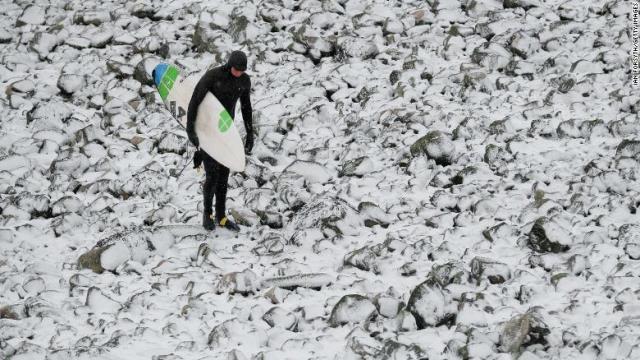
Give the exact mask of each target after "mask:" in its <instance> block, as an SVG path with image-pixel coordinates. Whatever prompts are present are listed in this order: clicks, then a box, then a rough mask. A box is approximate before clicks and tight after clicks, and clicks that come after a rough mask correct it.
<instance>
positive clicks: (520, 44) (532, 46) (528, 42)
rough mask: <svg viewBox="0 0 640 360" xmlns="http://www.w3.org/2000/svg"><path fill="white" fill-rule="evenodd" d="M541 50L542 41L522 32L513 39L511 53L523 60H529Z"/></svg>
mask: <svg viewBox="0 0 640 360" xmlns="http://www.w3.org/2000/svg"><path fill="white" fill-rule="evenodd" d="M539 49H540V40H538V39H536V38H533V37H531V36H529V35H528V34H526V33H524V32H522V31H520V32H517V33H515V34H514V35H513V37H512V38H511V51H512V52H513V53H514V54H516V55H518V56H520V57H521V58H523V59H527V58H528V57H530V56H531V55H533V54H534V53H535V52H536V51H537V50H539Z"/></svg>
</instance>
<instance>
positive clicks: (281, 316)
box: [262, 306, 298, 331]
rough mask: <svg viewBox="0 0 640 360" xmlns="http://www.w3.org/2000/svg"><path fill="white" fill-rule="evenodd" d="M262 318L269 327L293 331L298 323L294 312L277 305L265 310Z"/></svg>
mask: <svg viewBox="0 0 640 360" xmlns="http://www.w3.org/2000/svg"><path fill="white" fill-rule="evenodd" d="M262 320H264V321H265V322H266V323H267V324H269V326H271V327H277V328H282V329H286V330H289V331H295V328H296V325H297V324H298V319H297V318H296V316H295V315H294V314H292V313H290V312H288V311H286V310H284V309H283V308H280V307H277V306H275V307H272V308H271V309H270V310H269V311H267V312H266V313H265V314H264V316H262Z"/></svg>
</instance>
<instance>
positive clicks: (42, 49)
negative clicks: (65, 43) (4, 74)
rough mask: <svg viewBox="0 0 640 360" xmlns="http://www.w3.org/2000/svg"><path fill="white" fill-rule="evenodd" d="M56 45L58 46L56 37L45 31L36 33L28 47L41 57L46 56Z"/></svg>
mask: <svg viewBox="0 0 640 360" xmlns="http://www.w3.org/2000/svg"><path fill="white" fill-rule="evenodd" d="M56 46H58V37H57V36H55V35H53V34H50V33H46V32H39V33H36V35H35V36H34V37H33V39H32V40H31V44H30V48H31V49H32V50H33V51H35V52H36V53H38V55H39V56H40V58H41V59H44V58H46V57H47V55H49V53H50V52H51V51H52V50H53V49H54V48H55V47H56Z"/></svg>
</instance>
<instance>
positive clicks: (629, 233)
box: [618, 224, 640, 260]
mask: <svg viewBox="0 0 640 360" xmlns="http://www.w3.org/2000/svg"><path fill="white" fill-rule="evenodd" d="M618 233H619V235H618V247H621V248H623V249H624V252H625V253H626V254H627V256H629V258H631V259H632V260H640V226H638V225H635V224H624V225H622V226H620V228H619V229H618Z"/></svg>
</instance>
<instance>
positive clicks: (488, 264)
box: [470, 256, 511, 284]
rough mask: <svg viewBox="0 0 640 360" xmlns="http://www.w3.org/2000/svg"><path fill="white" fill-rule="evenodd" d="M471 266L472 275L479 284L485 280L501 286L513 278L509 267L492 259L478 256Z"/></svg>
mask: <svg viewBox="0 0 640 360" xmlns="http://www.w3.org/2000/svg"><path fill="white" fill-rule="evenodd" d="M470 266H471V275H472V276H473V277H474V278H475V279H476V281H477V282H478V284H480V282H481V281H482V280H483V279H485V278H486V279H488V280H489V282H490V283H492V284H501V283H503V282H505V281H507V280H509V279H510V278H511V271H510V270H509V266H508V265H506V264H504V263H501V262H498V261H495V260H492V259H488V258H484V257H479V256H476V257H475V258H473V260H471V265H470Z"/></svg>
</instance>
